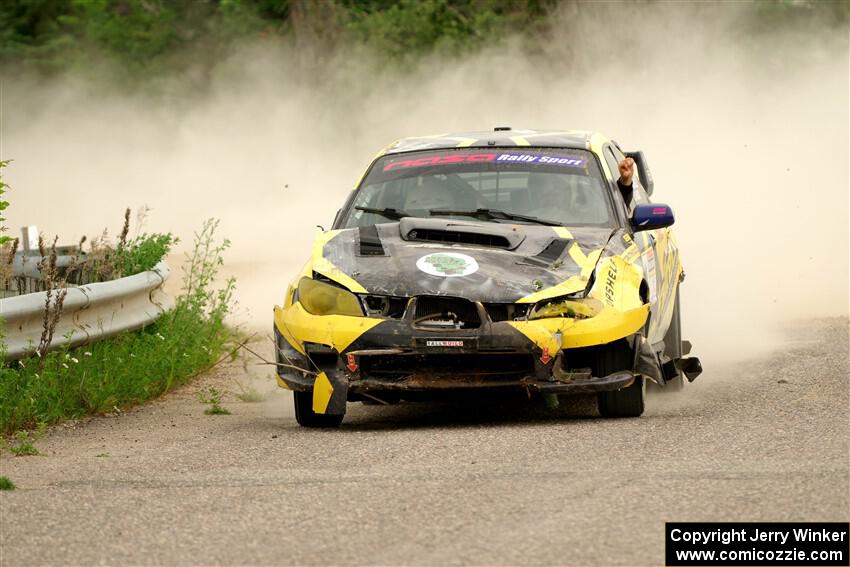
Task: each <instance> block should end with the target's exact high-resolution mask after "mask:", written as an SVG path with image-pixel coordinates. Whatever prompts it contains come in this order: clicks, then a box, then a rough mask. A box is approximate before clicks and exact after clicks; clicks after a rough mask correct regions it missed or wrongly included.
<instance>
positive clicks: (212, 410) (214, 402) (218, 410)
mask: <svg viewBox="0 0 850 567" xmlns="http://www.w3.org/2000/svg"><path fill="white" fill-rule="evenodd" d="M198 401H200V402H201V403H202V404H208V405H209V406H210V407H208V408H207V409H205V410H204V413H205V414H207V415H230V411H228V410H227V409H225V408H223V407H221V392H220V391H219V390H218V389H216V388H215V387H213V386H210V387H209V388H207V389H206V390H204V391H202V392H198Z"/></svg>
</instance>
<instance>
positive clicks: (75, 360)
mask: <svg viewBox="0 0 850 567" xmlns="http://www.w3.org/2000/svg"><path fill="white" fill-rule="evenodd" d="M71 362H73V363H74V364H79V363H80V360H79V359H78V358H77V357H75V356H72V357H71Z"/></svg>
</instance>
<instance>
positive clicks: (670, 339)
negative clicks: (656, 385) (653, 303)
mask: <svg viewBox="0 0 850 567" xmlns="http://www.w3.org/2000/svg"><path fill="white" fill-rule="evenodd" d="M664 354H665V355H666V356H667V358H669V359H671V360H678V359H680V358H682V318H681V315H680V314H679V288H678V287H676V300H675V302H674V303H673V318H672V319H670V327H669V328H668V329H667V334H665V335H664ZM684 389H685V377H684V376H683V375H682V373H681V372H679V375H678V376H676V377H675V378H673V379H672V380H669V381H668V382H667V383H666V384H665V385H664V387H663V388H660V389H659V391H660V392H663V393H675V392H681V391H682V390H684Z"/></svg>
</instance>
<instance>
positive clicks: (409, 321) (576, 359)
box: [274, 131, 698, 415]
mask: <svg viewBox="0 0 850 567" xmlns="http://www.w3.org/2000/svg"><path fill="white" fill-rule="evenodd" d="M538 144H539V145H540V146H541V147H544V148H547V151H548V152H550V153H545V154H532V153H511V154H508V153H506V151H507V149H508V148H511V149H513V150H516V148H524V149H528V148H533V147H536V146H538ZM458 146H459V147H461V148H476V147H482V148H487V150H486V151H487V152H489V153H481V152H483V150H482V151H480V152H479V153H471V150H467V151H466V152H465V153H446V150H449V149H455V148H457V147H458ZM613 147H615V145H614V144H613V143H612V142H610V141H609V140H607V139H605V138H604V137H602V136H600V135H598V134H590V133H577V132H561V133H557V132H546V133H538V132H532V131H502V132H490V133H478V134H475V133H473V134H468V135H467V134H462V135H454V136H443V137H428V138H414V139H407V140H403V141H400V142H398V143H396V144H395V145H393V146H390V148H388V149H387V150H385V152H382V153H381V154H379V156H378V158H376V162H373V165H372V166H371V167H370V169H373V168H375V167H376V165H375V164H376V163H378V160H381V159H382V158H383V161H381V162H380V163H381V164H383V168H384V171H393V170H396V169H401V168H402V167H413V166H411V165H410V164H411V163H413V164H414V165H416V164H417V163H424V164H425V165H427V166H428V167H437V166H438V165H442V164H441V163H438V162H439V160H442V162H443V163H445V162H449V163H458V162H460V161H462V160H463V159H466V160H468V161H473V160H471V159H470V158H475V157H479V156H482V155H486V156H492V157H488V158H487V159H488V160H490V161H498V160H501V159H503V157H504V156H511V157H514V156H525V157H524V158H523V157H520V158H519V160H521V161H523V160H524V161H533V160H535V159H540V160H549V161H550V162H551V161H552V160H555V159H561V160H562V161H565V160H567V159H571V160H573V161H574V162H578V161H585V160H586V158H583V159H581V160H579V158H578V157H575V156H570V157H559V155H560V154H551V151H552V150H551V149H552V148H566V149H574V150H584V151H586V152H587V154H586V155H588V156H593V157H595V158H596V160H597V163H598V166H599V168H600V171H601V172H603V173H602V176H603V178H604V182H605V183H607V184H608V187H609V189H610V191H611V192H612V194H613V193H614V192H615V191H616V184H615V180H614V179H613V176H612V170H613V163H612V160H613V159H615V154H614V152H613V150H611V148H613ZM494 148H495V149H494ZM423 150H440V151H441V153H439V154H434V157H433V158H432V157H431V156H430V154H423V153H422V152H423ZM606 150H610V151H611V156H610V157H607V159H606V154H605V152H606ZM617 151H618V152H619V149H617ZM410 152H418V153H415V154H413V156H414V157H416V156H422V155H424V156H425V158H422V157H416V159H413V158H408V159H406V161H399V160H395V161H387V159H386V157H387V156H391V157H393V156H395V155H396V154H397V155H398V156H399V159H400V160H405V158H407V156H408V155H410ZM499 152H501V153H499ZM577 155H579V157H582V156H584V155H585V154H577ZM446 156H447V157H446ZM540 156H542V157H540ZM423 160H430V161H423ZM481 161H484V160H483V159H482V160H481ZM399 163H401V164H402V165H398V164H399ZM568 165H570V166H574V164H568ZM423 167H424V165H423ZM550 167H551V166H550ZM461 171H463V170H461ZM445 177H446V178H448V177H449V176H448V175H446V176H445ZM440 179H443V178H442V177H441V178H440ZM479 186H480V181H479ZM498 190H499V189H498V188H497V191H498ZM355 193H356V192H355ZM353 202H354V196H352V197H351V198H349V200H348V202H347V203H346V207H345V209H344V210H349V211H350V210H352V203H353ZM612 202H613V201H612ZM354 208H359V209H362V210H368V211H371V209H367V208H364V207H356V206H355V207H354ZM612 210H614V213H612V215H613V214H616V215H617V216H616V217H615V216H612V218H613V219H614V220H613V221H611V222H610V223H609V224H608V225H605V226H558V225H556V224H555V223H547V224H535V223H525V222H482V220H483V219H479V218H478V217H477V216H476V215H483V214H485V213H486V214H487V215H492V214H493V213H492V212H490V210H489V209H481V208H479V209H477V211H479V212H476V213H468V212H464V215H463V216H466V217H467V218H453V217H451V216H448V218H430V217H428V218H420V217H417V216H408V214H407V213H402V212H400V211H396V210H395V209H386V210H384V211H383V212H382V214H385V215H388V216H392V215H395V216H398V217H399V218H389V219H382V220H384V221H385V222H377V223H375V224H363V225H361V226H353V227H346V226H345V225H343V224H342V223H341V222H340V218H341V217H340V215H338V217H337V223H335V227H334V229H332V230H329V231H323V232H320V233H318V234H317V236H316V239H315V242H314V245H313V250H312V254H311V256H310V259H309V260H308V262H307V263H306V265H305V266H304V268H303V269H302V270H301V272H300V274H299V275H298V277H297V278H296V279H295V280H294V281H293V282H292V283H291V284H290V286H289V288H288V289H287V291H286V294H285V297H284V300H283V302H282V305H281V306H276V307H275V312H274V314H275V318H274V331H275V340H276V346H277V349H276V350H277V361H278V383H279V385H280V386H282V387H284V388H288V389H291V390H294V391H296V392H308V393H311V401H312V404H311V409H312V411H313V412H315V413H317V414H321V415H342V414H343V413H344V412H345V407H346V403H347V402H348V401H352V400H373V401H379V402H386V401H395V400H398V399H400V398H415V397H417V396H418V395H424V394H427V393H436V392H443V393H447V392H453V391H460V390H481V391H484V390H490V391H493V390H522V391H526V392H528V393H529V394H530V395H531V394H538V393H539V394H544V395H549V396H550V397H551V396H555V395H561V394H564V395H568V394H579V393H588V392H616V391H619V390H622V389H624V388H629V387H630V386H632V385H633V384H634V382H635V380H636V379H641V380H642V379H643V378H644V377H645V378H647V379H650V380H652V381H655V382H657V383H658V384H660V385H664V384H665V383H666V382H667V381H668V380H672V379H674V378H676V377H678V376H680V374H681V373H682V372H681V370H680V369H681V368H683V367H685V366H687V364H686V363H684V362H682V360H684V359H682V357H681V353H678V352H677V351H676V349H671V348H670V345H665V344H664V341H665V337H666V338H668V341H669V336H670V328H671V323H672V322H673V321H674V316H675V315H676V314H675V313H674V312H675V311H676V306H677V301H676V300H677V290H678V286H679V283H680V282H681V281H682V279H683V271H682V265H681V262H680V259H679V253H678V246H677V244H676V241H675V238H674V236H673V234H672V232H671V231H670V229H669V228H667V227H665V228H660V229H657V230H635V228H634V227H632V226H630V224H629V219H628V218H626V215H627V214H628V211H626V210H624V211H619V212H617V211H616V210H615V209H612ZM388 211H389V212H388ZM433 211H435V212H436V213H437V214H441V213H445V214H446V215H450V214H454V213H453V212H450V211H444V210H442V209H436V210H433ZM480 211H484V213H481V212H480ZM670 214H671V215H672V213H670ZM470 217H471V218H470ZM498 218H501V217H498ZM520 218H521V217H520ZM614 221H616V222H614ZM671 222H672V221H671ZM676 340H677V341H678V340H680V339H679V338H676ZM676 346H678V345H676ZM612 348H615V349H616V350H617V352H618V353H619V354H617V355H616V356H617V357H622V356H625V355H622V353H628V356H629V357H630V361H629V362H628V364H627V365H626V364H621V365H620V366H622V367H617V369H616V370H615V371H610V372H608V371H605V369H609V370H610V369H611V368H612V366H611V365H610V364H609V362H605V361H606V360H608V358H610V356H611V355H610V354H609V351H610V350H611V349H612ZM679 350H681V349H679ZM671 353H673V354H679V356H670V355H671ZM600 357H601V358H600ZM606 357H607V358H606ZM696 366H698V364H696ZM696 366H694V363H691V366H690V367H689V368H690V370H691V371H690V374H691V375H692V377H695V376H696V374H698V371H697V369H696ZM602 371H604V374H603V372H602Z"/></svg>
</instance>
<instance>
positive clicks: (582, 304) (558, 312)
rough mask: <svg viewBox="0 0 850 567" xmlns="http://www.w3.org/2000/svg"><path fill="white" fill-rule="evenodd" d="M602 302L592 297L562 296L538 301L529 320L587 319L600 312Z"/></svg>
mask: <svg viewBox="0 0 850 567" xmlns="http://www.w3.org/2000/svg"><path fill="white" fill-rule="evenodd" d="M602 307H603V306H602V302H601V301H599V300H598V299H594V298H592V297H576V296H575V295H564V296H561V297H554V298H552V299H546V300H544V301H540V302H538V303H537V304H535V305H534V308H533V309H532V310H531V313H529V314H528V319H529V320H534V319H545V318H548V317H568V318H570V319H589V318H590V317H595V316H596V315H598V314H599V313H600V312H601V311H602Z"/></svg>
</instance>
